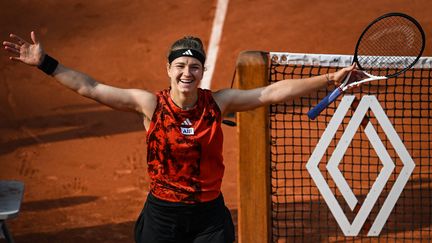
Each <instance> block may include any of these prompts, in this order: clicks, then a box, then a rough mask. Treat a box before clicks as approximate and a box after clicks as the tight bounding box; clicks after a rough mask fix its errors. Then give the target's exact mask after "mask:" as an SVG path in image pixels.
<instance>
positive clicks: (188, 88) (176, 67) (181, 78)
mask: <svg viewBox="0 0 432 243" xmlns="http://www.w3.org/2000/svg"><path fill="white" fill-rule="evenodd" d="M167 72H168V76H169V77H170V82H171V89H172V90H173V91H174V92H175V93H178V92H179V93H183V94H185V95H188V94H189V95H190V94H193V93H195V92H196V91H197V90H198V85H199V83H200V81H201V79H202V77H203V73H204V67H203V66H202V64H201V62H200V61H199V60H198V59H196V58H193V57H185V56H183V57H179V58H176V59H175V60H174V61H173V62H172V63H171V64H167Z"/></svg>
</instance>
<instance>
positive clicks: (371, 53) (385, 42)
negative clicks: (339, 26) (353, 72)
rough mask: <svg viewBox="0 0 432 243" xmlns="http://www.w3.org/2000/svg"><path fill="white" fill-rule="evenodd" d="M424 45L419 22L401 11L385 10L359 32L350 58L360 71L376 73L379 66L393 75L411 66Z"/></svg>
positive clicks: (423, 35)
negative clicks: (352, 55) (387, 11)
mask: <svg viewBox="0 0 432 243" xmlns="http://www.w3.org/2000/svg"><path fill="white" fill-rule="evenodd" d="M424 48H425V34H424V31H423V29H422V27H421V25H420V24H419V23H418V22H417V21H416V20H415V19H414V18H413V17H411V16H409V15H406V14H404V13H387V14H385V15H382V16H380V17H378V18H377V19H375V20H374V21H372V22H371V23H370V24H369V25H368V26H367V27H366V28H365V29H364V30H363V32H362V34H361V35H360V37H359V39H358V41H357V44H356V47H355V52H354V59H353V61H354V62H355V63H356V64H357V66H358V68H359V69H360V70H362V71H365V72H368V73H370V74H372V75H375V76H381V75H380V68H385V69H387V70H388V71H389V72H388V73H387V74H386V75H385V76H386V77H387V78H391V77H396V76H397V75H399V74H401V73H403V72H405V71H406V70H408V69H409V68H411V67H412V66H413V65H414V64H415V63H416V62H417V61H418V59H419V58H420V57H421V55H422V53H423V50H424Z"/></svg>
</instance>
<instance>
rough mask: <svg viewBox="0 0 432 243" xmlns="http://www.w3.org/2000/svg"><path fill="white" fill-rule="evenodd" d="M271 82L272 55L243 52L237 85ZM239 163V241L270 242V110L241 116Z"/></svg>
mask: <svg viewBox="0 0 432 243" xmlns="http://www.w3.org/2000/svg"><path fill="white" fill-rule="evenodd" d="M267 83H268V54H267V53H265V52H260V51H245V52H242V53H240V55H239V57H238V59H237V64H236V76H235V84H236V87H237V88H239V89H253V88H257V87H262V86H265V85H267ZM237 121H238V138H239V139H238V141H239V162H238V201H239V212H238V239H239V242H240V243H245V242H247V243H254V242H257V243H263V242H270V239H271V225H270V222H271V221H270V213H271V212H270V201H271V200H270V195H271V194H270V173H269V172H270V171H269V170H270V160H269V157H268V154H269V153H268V150H269V131H268V129H267V127H268V107H261V108H258V109H255V110H252V111H246V112H240V113H237Z"/></svg>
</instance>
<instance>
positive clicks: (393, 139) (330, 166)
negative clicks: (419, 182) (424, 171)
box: [306, 95, 415, 236]
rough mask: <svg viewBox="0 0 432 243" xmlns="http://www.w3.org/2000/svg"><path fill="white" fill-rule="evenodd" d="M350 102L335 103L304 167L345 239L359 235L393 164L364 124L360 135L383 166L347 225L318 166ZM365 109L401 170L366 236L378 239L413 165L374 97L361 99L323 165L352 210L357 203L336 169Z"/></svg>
mask: <svg viewBox="0 0 432 243" xmlns="http://www.w3.org/2000/svg"><path fill="white" fill-rule="evenodd" d="M354 99H355V96H344V97H343V98H342V101H341V103H340V104H339V106H338V108H337V110H336V111H335V114H334V115H333V117H332V119H331V120H330V122H329V124H328V126H327V128H326V130H325V131H324V133H323V135H322V136H321V139H320V140H319V142H318V144H317V146H316V148H315V150H314V151H313V153H312V155H311V157H310V158H309V161H308V162H307V164H306V168H307V170H308V172H309V174H310V175H311V177H312V179H313V180H314V182H315V184H316V186H317V187H318V190H319V191H320V193H321V195H322V196H323V198H324V200H325V202H326V203H327V205H328V207H329V209H330V211H331V212H332V214H333V216H334V217H335V219H336V221H337V223H338V225H339V227H340V228H341V230H342V231H343V233H344V234H345V236H357V235H358V234H359V232H360V230H361V228H362V227H363V225H364V223H365V221H366V219H367V218H368V216H369V214H370V212H371V210H372V208H373V207H374V205H375V203H376V201H377V200H378V198H379V196H380V194H381V192H382V190H383V189H384V187H385V185H386V183H387V181H388V179H389V177H390V175H391V174H392V172H393V170H394V167H395V163H394V162H393V161H392V159H391V156H390V155H389V154H388V151H387V149H386V148H385V146H384V144H383V142H382V141H381V139H380V137H379V135H378V133H377V131H376V130H375V128H374V127H373V125H372V124H371V123H370V122H368V124H367V125H366V126H365V129H364V132H365V134H366V136H367V138H368V140H369V142H370V143H371V145H372V147H373V148H374V150H375V152H376V154H377V155H378V158H379V159H380V161H381V163H382V164H383V167H382V169H381V171H380V173H379V174H378V176H377V178H376V180H375V182H374V183H373V185H372V187H371V189H370V191H369V193H368V194H367V196H366V198H365V200H364V202H363V204H362V205H361V207H360V209H359V210H358V212H357V215H356V216H355V218H354V220H353V221H352V223H350V222H349V220H348V218H347V216H346V215H345V213H344V212H343V209H342V207H341V206H340V204H339V202H338V201H337V199H336V197H335V195H334V194H333V193H332V191H331V189H330V187H329V185H328V183H327V181H326V179H325V178H324V176H323V175H322V174H321V172H320V170H319V168H318V164H319V163H320V161H321V159H322V158H323V156H324V154H325V153H326V150H327V148H328V146H329V145H330V142H331V140H332V139H333V137H334V136H335V134H336V132H337V130H338V128H339V126H340V124H341V123H342V121H343V119H344V117H345V115H346V113H347V112H348V110H349V108H350V107H351V104H352V103H353V101H354ZM369 110H372V112H373V113H374V115H375V118H376V119H377V121H378V122H379V124H380V126H381V127H382V129H383V131H384V133H385V135H386V136H387V138H388V139H389V141H390V143H391V145H392V146H393V148H394V150H395V152H396V153H397V155H398V156H399V158H400V159H401V161H402V164H403V168H402V170H401V171H400V173H399V176H398V177H397V179H396V181H395V183H394V184H393V187H392V188H391V190H390V192H389V194H388V195H387V198H386V199H385V201H384V204H383V205H382V207H381V208H380V210H379V212H378V215H377V216H376V218H375V220H374V222H373V224H372V226H371V228H370V229H369V232H368V236H378V235H379V234H380V232H381V230H382V228H383V226H384V224H385V223H386V221H387V219H388V217H389V216H390V213H391V211H392V210H393V207H394V205H395V204H396V201H397V200H398V198H399V196H400V194H401V192H402V190H403V188H404V187H405V185H406V183H407V181H408V179H409V177H410V176H411V173H412V172H413V170H414V167H415V164H414V161H413V159H412V158H411V156H410V155H409V153H408V151H407V149H406V148H405V146H404V144H403V143H402V140H401V139H400V138H399V136H398V134H397V133H396V131H395V129H394V128H393V126H392V124H391V122H390V120H389V119H388V117H387V116H386V114H385V112H384V110H383V108H382V107H381V105H380V104H379V102H378V100H377V99H376V97H375V96H369V95H367V96H363V98H362V99H361V101H360V104H359V105H358V107H357V109H356V110H355V112H354V115H353V116H352V118H351V120H350V122H349V123H348V126H347V127H346V129H345V132H344V133H343V134H342V137H341V138H340V140H339V142H338V144H337V146H336V148H335V150H334V151H333V154H332V155H331V157H330V159H329V161H328V163H327V165H326V169H327V170H328V172H329V174H330V175H331V177H332V179H333V181H334V183H335V184H336V186H337V188H338V189H339V191H340V192H341V194H342V196H343V198H344V199H345V201H346V202H347V204H348V206H349V207H350V209H351V210H352V211H354V210H355V208H356V206H357V205H358V200H357V198H356V196H355V194H354V193H353V191H352V189H351V187H350V186H349V185H348V183H347V181H346V180H345V178H344V176H343V174H342V173H341V171H340V170H339V168H338V166H339V163H340V161H341V160H342V158H343V156H344V154H345V152H346V150H347V149H348V146H349V145H350V143H351V141H352V139H353V137H354V135H355V133H356V132H357V130H358V127H359V126H360V125H361V122H362V121H363V118H364V117H365V115H366V113H367V112H368V111H369Z"/></svg>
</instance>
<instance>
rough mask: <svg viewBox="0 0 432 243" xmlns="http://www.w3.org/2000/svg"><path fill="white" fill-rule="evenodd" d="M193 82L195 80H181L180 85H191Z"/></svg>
mask: <svg viewBox="0 0 432 243" xmlns="http://www.w3.org/2000/svg"><path fill="white" fill-rule="evenodd" d="M192 82H193V80H184V79H181V80H180V83H184V84H190V83H192Z"/></svg>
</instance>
